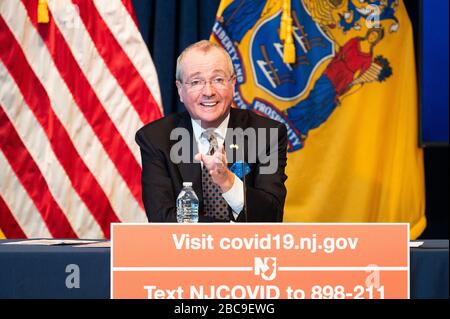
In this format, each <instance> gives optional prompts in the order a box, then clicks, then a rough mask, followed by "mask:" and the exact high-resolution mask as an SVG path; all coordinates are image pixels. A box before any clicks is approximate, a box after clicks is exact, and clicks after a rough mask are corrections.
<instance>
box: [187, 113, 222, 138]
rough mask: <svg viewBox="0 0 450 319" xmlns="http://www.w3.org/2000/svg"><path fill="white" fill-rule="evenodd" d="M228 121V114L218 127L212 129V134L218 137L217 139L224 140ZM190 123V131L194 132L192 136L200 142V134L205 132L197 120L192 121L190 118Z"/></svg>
mask: <svg viewBox="0 0 450 319" xmlns="http://www.w3.org/2000/svg"><path fill="white" fill-rule="evenodd" d="M229 121H230V113H228V115H227V117H226V118H225V119H224V120H223V121H222V123H220V125H219V126H218V127H216V128H215V129H214V132H215V133H216V134H217V135H218V137H219V138H220V139H222V140H225V136H226V133H227V128H228V122H229ZM191 122H192V130H193V131H194V136H195V139H196V140H197V141H199V140H200V137H201V136H202V133H203V132H204V131H205V130H206V129H204V128H203V127H201V125H200V121H199V120H194V119H192V118H191Z"/></svg>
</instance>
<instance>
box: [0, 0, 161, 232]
mask: <svg viewBox="0 0 450 319" xmlns="http://www.w3.org/2000/svg"><path fill="white" fill-rule="evenodd" d="M38 7H40V8H39V9H38ZM38 11H39V15H40V18H39V21H38ZM46 14H48V22H44V23H43V22H42V21H45V15H46ZM41 17H44V18H41ZM161 116H162V104H161V97H160V91H159V86H158V80H157V75H156V71H155V67H154V64H153V62H152V60H151V57H150V54H149V52H148V49H147V47H146V46H145V43H144V41H143V39H142V37H141V35H140V33H139V30H138V27H137V23H136V20H135V17H134V13H133V7H132V4H131V0H22V1H19V0H0V233H1V232H3V233H4V235H5V236H6V237H7V238H32V237H46V238H51V237H54V238H109V236H110V223H111V222H131V221H132V222H145V221H146V216H145V211H144V207H143V204H142V199H141V182H140V173H141V160H140V154H139V148H138V146H137V145H136V143H135V142H134V134H135V132H136V131H137V129H138V128H140V127H141V126H143V125H144V124H146V123H148V122H150V121H152V120H155V119H157V118H160V117H161Z"/></svg>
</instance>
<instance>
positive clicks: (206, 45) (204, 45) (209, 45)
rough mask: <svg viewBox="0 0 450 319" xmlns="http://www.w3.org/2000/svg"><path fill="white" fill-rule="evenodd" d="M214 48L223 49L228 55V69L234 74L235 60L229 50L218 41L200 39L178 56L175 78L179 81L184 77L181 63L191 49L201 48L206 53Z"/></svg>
mask: <svg viewBox="0 0 450 319" xmlns="http://www.w3.org/2000/svg"><path fill="white" fill-rule="evenodd" d="M213 48H216V49H218V50H220V51H222V52H223V54H224V55H225V56H226V59H227V64H228V70H229V71H230V76H231V75H233V74H234V68H233V61H231V57H230V55H229V54H228V52H227V51H226V50H225V49H224V48H223V47H221V46H220V45H219V44H217V43H214V42H211V41H208V40H201V41H198V42H196V43H193V44H191V45H189V46H188V47H187V48H185V49H184V50H183V52H181V54H180V55H179V56H178V59H177V68H176V71H175V79H176V80H178V81H181V78H182V77H183V74H182V67H181V64H182V62H183V58H184V57H185V55H186V54H187V53H188V52H189V51H191V50H194V49H196V50H200V51H202V52H205V53H206V52H208V51H210V50H211V49H213Z"/></svg>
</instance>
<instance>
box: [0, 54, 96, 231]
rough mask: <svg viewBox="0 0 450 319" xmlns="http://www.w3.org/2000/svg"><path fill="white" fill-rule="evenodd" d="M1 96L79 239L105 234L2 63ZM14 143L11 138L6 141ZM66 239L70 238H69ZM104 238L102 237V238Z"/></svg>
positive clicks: (5, 109)
mask: <svg viewBox="0 0 450 319" xmlns="http://www.w3.org/2000/svg"><path fill="white" fill-rule="evenodd" d="M0 79H2V84H3V85H2V86H1V87H0V96H1V97H2V99H1V101H2V106H3V109H4V111H5V113H6V115H7V117H8V118H9V120H10V122H11V124H12V126H13V129H15V130H16V131H17V134H18V135H19V137H20V139H21V141H23V144H24V145H25V147H26V149H27V150H28V151H29V153H30V156H31V158H29V159H28V160H29V161H34V162H33V163H35V164H36V165H37V166H38V167H39V170H40V173H42V175H43V177H44V178H45V180H46V182H47V184H48V187H49V189H50V192H51V193H52V195H53V198H54V199H55V201H56V202H57V203H58V205H59V206H60V207H61V209H62V210H63V212H64V213H65V214H66V216H67V219H68V220H69V222H70V223H71V225H72V228H73V229H74V230H75V232H76V234H77V236H78V237H80V238H97V237H99V235H100V234H102V231H101V229H100V226H99V225H98V224H97V222H96V221H95V219H94V218H93V216H92V214H91V212H90V211H89V209H88V208H87V207H86V205H85V204H84V202H83V201H82V200H81V198H80V197H79V196H78V194H77V193H76V192H75V190H74V189H73V187H72V185H71V182H70V180H69V178H68V176H67V174H66V173H65V171H64V170H63V168H62V167H61V165H60V163H59V161H58V159H57V158H56V157H55V155H54V153H53V152H52V151H51V149H52V147H51V145H50V141H49V140H48V138H47V136H46V134H45V132H44V131H43V129H42V127H41V126H40V125H39V122H38V121H37V119H36V118H35V116H34V115H33V113H32V112H31V110H30V108H29V106H28V105H26V103H25V102H24V99H23V96H22V94H21V93H20V91H19V88H18V87H17V85H16V84H15V82H14V79H13V78H12V77H11V75H10V74H9V73H8V72H7V71H6V69H5V66H4V65H3V63H1V62H0ZM6 141H8V143H11V141H10V140H9V139H6ZM66 237H68V236H67V235H66ZM101 237H103V236H101Z"/></svg>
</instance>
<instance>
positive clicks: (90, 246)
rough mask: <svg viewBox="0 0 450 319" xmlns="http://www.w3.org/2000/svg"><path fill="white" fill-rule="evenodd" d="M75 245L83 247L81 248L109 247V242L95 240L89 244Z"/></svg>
mask: <svg viewBox="0 0 450 319" xmlns="http://www.w3.org/2000/svg"><path fill="white" fill-rule="evenodd" d="M77 247H83V248H98V247H100V248H108V247H111V242H110V241H100V242H95V243H89V244H81V245H77Z"/></svg>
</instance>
